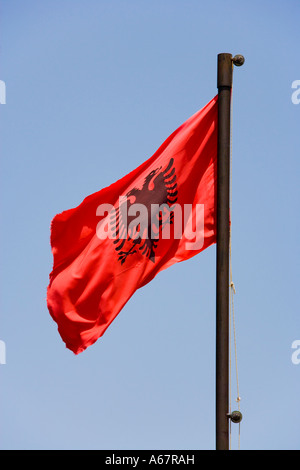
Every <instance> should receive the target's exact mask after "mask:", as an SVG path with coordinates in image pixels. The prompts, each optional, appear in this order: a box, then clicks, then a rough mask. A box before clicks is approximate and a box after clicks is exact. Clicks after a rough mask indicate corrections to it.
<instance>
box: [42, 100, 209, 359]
mask: <svg viewBox="0 0 300 470" xmlns="http://www.w3.org/2000/svg"><path fill="white" fill-rule="evenodd" d="M217 117H218V111H217V96H216V97H214V98H213V99H212V100H211V101H210V102H209V103H208V104H207V105H206V106H205V107H204V108H203V109H201V110H200V111H198V112H196V113H195V114H194V115H193V116H192V117H190V118H189V119H188V120H187V121H186V122H185V123H183V124H182V125H181V126H180V127H179V128H178V129H177V130H176V131H175V132H173V133H172V134H171V135H170V136H169V137H168V138H167V140H166V141H165V142H164V143H163V144H162V145H161V146H160V148H159V149H158V150H157V151H156V152H155V153H154V155H153V156H152V157H151V158H149V159H148V160H147V161H146V162H144V163H143V164H142V165H140V166H139V167H138V168H136V169H135V170H133V171H132V172H131V173H129V174H128V175H126V176H124V177H123V178H121V179H120V180H118V181H117V182H116V183H113V184H112V185H111V186H109V187H107V188H104V189H102V190H100V191H99V192H96V193H94V194H92V195H90V196H88V197H86V198H85V199H84V200H83V202H82V203H81V204H80V205H79V206H78V207H76V208H74V209H70V210H67V211H64V212H62V213H61V214H58V215H56V216H55V217H54V219H53V220H52V223H51V247H52V253H53V270H52V272H51V274H50V283H49V286H48V290H47V305H48V309H49V312H50V314H51V316H52V318H53V319H54V320H55V322H56V323H57V325H58V331H59V333H60V335H61V337H62V339H63V341H64V342H65V343H66V346H67V348H69V349H70V350H72V351H73V352H74V353H75V354H78V353H80V352H82V351H84V350H85V349H86V348H87V347H88V346H90V345H91V344H93V343H95V341H97V339H98V338H99V337H100V336H102V335H103V333H104V332H105V330H106V329H107V327H108V326H109V325H110V323H111V322H112V321H113V320H114V318H115V317H116V316H117V315H118V314H119V312H120V311H121V309H122V308H123V307H124V305H125V304H126V302H128V300H129V299H130V297H131V296H132V295H133V294H134V292H135V291H136V290H137V289H139V288H140V287H142V286H144V285H145V284H147V283H148V282H150V281H151V280H152V279H153V278H154V277H155V276H156V274H157V273H158V272H159V271H161V270H163V269H166V268H167V267H169V266H171V265H173V264H174V263H178V262H180V261H184V260H187V259H189V258H191V257H192V256H195V255H196V254H197V253H199V252H200V251H202V250H204V249H205V248H207V247H208V246H210V245H212V244H214V243H215V242H216V188H217V185H216V181H217Z"/></svg>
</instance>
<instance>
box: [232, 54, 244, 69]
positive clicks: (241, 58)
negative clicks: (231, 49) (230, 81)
mask: <svg viewBox="0 0 300 470" xmlns="http://www.w3.org/2000/svg"><path fill="white" fill-rule="evenodd" d="M232 62H233V63H234V65H236V66H237V67H240V66H241V65H243V64H244V62H245V57H244V56H243V55H241V54H237V55H235V56H234V57H233V59H232Z"/></svg>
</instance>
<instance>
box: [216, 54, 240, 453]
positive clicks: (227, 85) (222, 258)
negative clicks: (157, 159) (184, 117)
mask: <svg viewBox="0 0 300 470" xmlns="http://www.w3.org/2000/svg"><path fill="white" fill-rule="evenodd" d="M243 63H244V58H243V56H235V57H234V58H232V55H231V54H227V53H222V54H218V77H217V87H218V166H217V172H218V175H217V181H218V183H217V284H216V289H217V292H216V449H217V450H229V418H230V417H229V198H230V110H231V89H232V75H233V65H242V64H243Z"/></svg>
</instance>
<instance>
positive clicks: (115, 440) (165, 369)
mask: <svg viewBox="0 0 300 470" xmlns="http://www.w3.org/2000/svg"><path fill="white" fill-rule="evenodd" d="M299 14H300V4H299V2H298V1H296V0H288V1H286V2H281V1H278V0H275V1H268V0H266V1H264V2H259V1H257V0H255V1H252V2H239V1H227V2H222V1H215V0H213V1H211V2H202V1H194V0H186V1H184V2H183V1H176V0H175V1H171V0H164V1H157V0H154V1H151V2H149V1H144V0H139V1H132V0H126V1H125V0H124V1H116V0H112V1H110V2H109V1H102V0H99V1H96V0H88V1H83V0H80V1H79V0H72V1H70V0H60V1H58V0H52V1H49V0H45V1H43V2H41V1H37V0H27V1H26V2H22V1H21V0H2V2H1V7H0V15H1V19H0V21H1V49H0V59H1V62H0V63H1V67H0V79H1V80H3V81H4V82H5V84H6V104H1V105H0V106H1V144H0V149H1V172H0V174H1V200H0V204H1V291H0V325H1V328H0V339H1V341H4V343H5V346H6V364H1V365H0V374H1V400H0V403H1V434H0V447H1V448H2V449H214V447H215V247H211V248H209V249H207V250H206V251H204V252H203V253H201V254H199V255H198V256H196V257H194V258H192V259H191V260H189V261H186V262H184V263H180V264H178V265H175V266H173V267H171V268H169V269H168V270H166V271H164V272H162V273H160V274H159V275H158V276H157V277H156V278H155V279H154V280H153V281H152V282H151V283H150V284H148V285H147V286H145V287H144V288H143V289H141V290H139V291H138V292H136V293H135V295H134V296H133V297H132V299H131V300H130V301H129V303H128V304H127V305H126V306H125V308H124V309H123V310H122V312H121V313H120V314H119V316H118V317H117V319H116V320H115V321H114V322H113V324H112V325H111V326H110V327H109V329H108V330H107V331H106V333H105V335H104V336H103V337H102V338H101V339H100V340H98V342H97V343H96V344H95V345H93V346H91V347H90V348H89V349H88V350H87V351H85V352H84V353H82V354H80V355H79V356H75V355H74V354H73V353H71V352H70V351H69V350H67V349H66V348H65V345H64V343H63V342H62V341H61V338H60V336H59V335H58V333H57V330H56V324H55V323H54V322H53V321H52V319H51V318H50V315H49V313H48V310H47V307H46V288H47V285H48V276H49V273H50V271H51V269H52V254H51V251H50V244H49V235H50V232H49V227H50V222H51V219H52V217H53V216H54V215H55V214H57V213H58V212H61V211H62V210H65V209H69V208H71V207H75V206H76V205H78V204H79V203H80V202H81V201H82V199H83V198H84V197H85V196H87V195H88V194H91V193H93V192H95V191H98V190H99V189H101V188H103V187H105V186H107V185H109V184H110V183H112V182H114V181H116V180H117V179H119V178H120V177H122V176H123V175H125V174H127V173H128V172H129V171H131V170H132V169H134V168H135V167H137V166H138V165H139V164H140V163H142V162H143V161H144V160H146V159H147V158H149V157H150V156H151V155H152V154H153V153H154V151H155V150H156V149H157V148H158V147H159V146H160V144H161V143H162V142H163V141H164V140H165V138H166V137H168V135H169V134H170V133H171V132H172V131H173V130H175V129H176V128H177V127H178V126H179V125H180V124H181V123H182V122H183V121H185V120H186V119H187V118H188V117H189V116H190V115H192V114H193V113H194V112H196V111H197V110H198V109H199V108H201V107H202V106H204V105H205V104H206V103H207V102H208V101H209V100H210V99H211V98H212V97H213V96H214V95H215V94H216V93H217V89H216V64H217V54H218V53H220V52H229V53H232V54H233V55H235V54H243V55H244V56H245V59H246V61H245V64H244V66H243V67H241V68H235V69H234V79H233V116H232V160H233V166H232V174H233V185H232V198H233V205H232V250H233V252H232V263H233V280H234V283H235V287H236V292H237V293H236V296H235V314H236V330H237V346H238V367H239V386H240V395H241V397H242V400H241V411H242V413H243V416H244V419H243V421H242V424H241V449H245V450H246V449H299V448H300V440H299V419H300V412H299V383H300V364H299V365H297V364H294V363H293V362H292V359H291V358H292V353H293V349H292V343H293V342H294V341H295V340H300V320H299V300H298V297H299V294H298V292H299V236H298V234H299V228H300V227H299V215H298V214H299V149H298V145H299V124H300V120H299V117H300V104H299V105H297V104H293V102H292V99H291V96H292V93H293V91H294V90H293V89H292V88H291V86H292V82H293V81H295V80H300V70H299V39H300V38H299V36H300V33H299ZM235 383H236V382H235V376H234V374H233V383H232V388H233V394H232V401H233V404H232V406H233V408H234V407H235V406H236V404H235V402H234V400H235V398H236V393H235ZM237 429H238V428H237V427H236V426H235V427H234V428H233V436H232V447H233V448H237Z"/></svg>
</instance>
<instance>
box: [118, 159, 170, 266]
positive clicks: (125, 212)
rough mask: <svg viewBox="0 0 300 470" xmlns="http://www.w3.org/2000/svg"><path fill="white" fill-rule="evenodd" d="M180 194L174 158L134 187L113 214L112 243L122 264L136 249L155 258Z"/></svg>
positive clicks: (151, 259) (152, 258)
mask: <svg viewBox="0 0 300 470" xmlns="http://www.w3.org/2000/svg"><path fill="white" fill-rule="evenodd" d="M177 194H178V191H177V183H176V173H175V167H174V159H173V158H171V159H170V161H169V163H168V164H167V166H166V167H165V168H163V167H159V168H156V169H154V170H152V171H151V172H150V173H149V174H148V175H147V176H146V177H145V179H144V182H143V184H142V187H140V188H137V187H134V188H132V189H131V190H130V191H129V192H128V193H127V194H126V196H125V197H124V198H123V201H122V202H121V203H120V204H119V206H118V207H117V209H116V210H115V211H114V214H113V215H112V216H111V218H110V228H111V231H112V233H113V239H114V240H113V243H114V245H115V250H116V253H117V254H118V260H119V261H120V263H121V264H123V263H125V262H126V260H127V258H128V257H129V256H132V255H134V254H135V253H137V252H140V253H141V254H142V255H143V256H146V257H147V258H149V260H150V261H152V262H153V263H154V262H155V250H156V248H157V246H158V243H159V239H160V234H161V233H162V230H163V228H164V227H165V225H166V224H170V225H172V223H173V218H174V212H173V211H172V205H173V204H175V203H176V201H177ZM137 214H138V215H137Z"/></svg>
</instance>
